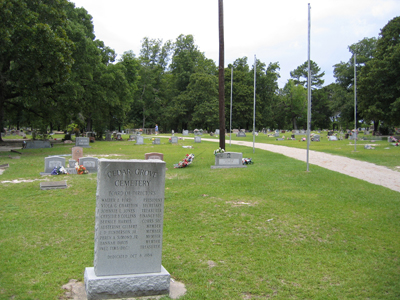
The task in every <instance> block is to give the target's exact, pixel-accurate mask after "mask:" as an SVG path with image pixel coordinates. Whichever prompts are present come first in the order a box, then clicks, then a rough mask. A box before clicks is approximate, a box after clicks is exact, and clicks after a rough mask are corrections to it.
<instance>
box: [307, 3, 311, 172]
mask: <svg viewBox="0 0 400 300" xmlns="http://www.w3.org/2000/svg"><path fill="white" fill-rule="evenodd" d="M310 11H311V6H310V3H308V80H307V91H308V93H307V98H308V105H307V107H308V108H307V172H308V171H309V158H310V125H311V63H310V28H311V17H310Z"/></svg>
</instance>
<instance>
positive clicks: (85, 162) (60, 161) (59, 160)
mask: <svg viewBox="0 0 400 300" xmlns="http://www.w3.org/2000/svg"><path fill="white" fill-rule="evenodd" d="M77 148H80V147H74V148H72V149H73V158H72V159H70V160H69V161H68V167H66V161H65V157H62V156H48V157H45V159H44V172H42V173H40V175H50V174H51V172H52V171H53V170H54V168H59V167H64V168H65V170H66V171H67V172H68V174H77V171H76V169H75V164H76V163H77V162H78V164H79V165H82V166H84V167H85V169H86V170H87V171H89V173H97V169H98V161H99V160H98V158H96V157H82V156H80V154H82V152H81V151H80V149H82V148H80V149H77ZM149 159H159V160H164V155H163V154H162V153H156V152H154V153H145V160H149Z"/></svg>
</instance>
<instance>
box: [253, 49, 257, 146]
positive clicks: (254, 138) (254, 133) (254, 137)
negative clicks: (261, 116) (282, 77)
mask: <svg viewBox="0 0 400 300" xmlns="http://www.w3.org/2000/svg"><path fill="white" fill-rule="evenodd" d="M256 69H257V59H256V56H255V55H254V111H253V153H255V151H256V150H255V142H256Z"/></svg>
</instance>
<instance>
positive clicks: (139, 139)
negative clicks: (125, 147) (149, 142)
mask: <svg viewBox="0 0 400 300" xmlns="http://www.w3.org/2000/svg"><path fill="white" fill-rule="evenodd" d="M143 141H144V140H143V137H142V136H141V135H138V136H136V145H143V144H144V142H143Z"/></svg>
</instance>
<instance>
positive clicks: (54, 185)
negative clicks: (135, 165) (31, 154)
mask: <svg viewBox="0 0 400 300" xmlns="http://www.w3.org/2000/svg"><path fill="white" fill-rule="evenodd" d="M66 188H67V182H66V181H65V180H63V181H47V182H41V183H40V189H41V190H55V189H66Z"/></svg>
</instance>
